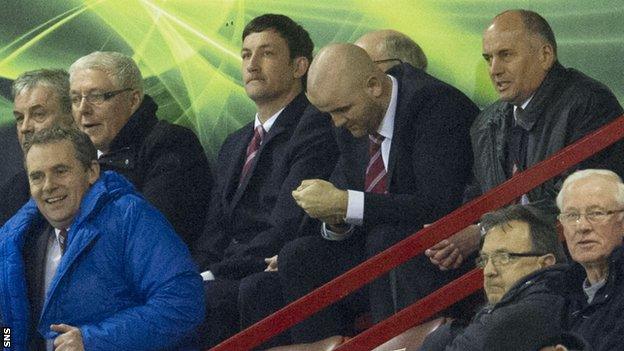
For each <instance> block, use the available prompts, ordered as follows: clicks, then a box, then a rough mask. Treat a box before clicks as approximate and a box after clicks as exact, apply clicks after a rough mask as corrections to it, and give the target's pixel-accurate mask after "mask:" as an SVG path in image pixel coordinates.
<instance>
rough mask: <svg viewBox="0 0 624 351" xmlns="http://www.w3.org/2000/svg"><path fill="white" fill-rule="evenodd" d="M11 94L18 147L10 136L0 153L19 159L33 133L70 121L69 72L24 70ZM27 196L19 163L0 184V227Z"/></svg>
mask: <svg viewBox="0 0 624 351" xmlns="http://www.w3.org/2000/svg"><path fill="white" fill-rule="evenodd" d="M12 95H13V116H14V117H15V122H16V124H15V127H16V130H17V140H18V142H19V145H20V147H18V148H17V150H16V149H15V148H14V147H11V146H12V142H13V139H14V138H15V137H14V136H13V137H10V138H7V139H6V140H5V139H3V142H5V143H7V144H5V145H3V146H4V147H3V148H2V152H3V153H8V152H13V153H15V152H17V153H18V154H19V157H18V158H19V159H20V160H21V159H22V157H21V146H22V145H24V141H25V140H26V139H27V138H30V137H31V136H32V135H33V133H35V132H37V131H39V130H41V129H44V128H48V127H51V126H53V125H55V124H61V125H71V124H73V121H72V118H71V104H70V102H69V75H68V74H67V72H65V71H64V70H58V69H54V70H50V69H41V70H34V71H28V72H24V73H22V74H21V75H20V76H19V77H17V78H16V79H15V81H14V82H13V85H12ZM11 132H12V133H15V131H11ZM9 142H11V144H9ZM7 162H9V161H8V157H7ZM29 198H30V193H29V189H28V177H27V176H26V171H25V170H24V168H23V165H22V163H20V164H19V168H18V170H17V172H14V173H13V174H11V176H10V177H9V178H8V179H7V180H6V181H4V182H3V183H2V184H1V185H0V199H2V201H1V203H2V204H1V205H0V226H2V225H3V224H4V223H5V222H6V221H7V220H8V219H9V218H11V217H12V216H13V215H14V214H15V213H16V212H17V210H19V209H20V208H21V207H22V206H23V205H24V204H25V203H26V202H27V201H28V199H29Z"/></svg>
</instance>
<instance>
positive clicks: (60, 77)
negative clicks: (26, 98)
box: [11, 69, 71, 117]
mask: <svg viewBox="0 0 624 351" xmlns="http://www.w3.org/2000/svg"><path fill="white" fill-rule="evenodd" d="M36 87H47V88H50V89H52V91H54V92H55V93H56V96H58V98H59V106H60V110H61V112H63V113H65V114H66V115H67V116H70V117H71V101H70V99H69V74H68V73H67V71H65V70H64V69H37V70H34V71H27V72H24V73H22V74H20V75H19V76H18V77H17V78H16V79H15V80H14V81H13V84H12V86H11V94H12V96H13V100H15V97H16V96H18V95H19V94H21V93H23V92H24V91H26V90H31V89H34V88H36Z"/></svg>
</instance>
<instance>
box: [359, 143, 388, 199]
mask: <svg viewBox="0 0 624 351" xmlns="http://www.w3.org/2000/svg"><path fill="white" fill-rule="evenodd" d="M368 138H369V144H368V157H369V159H368V167H366V182H365V183H364V189H366V192H367V193H378V194H383V193H385V192H387V189H386V167H384V163H383V158H382V157H381V143H382V142H383V140H384V137H383V136H381V135H379V134H378V133H375V134H370V135H369V136H368Z"/></svg>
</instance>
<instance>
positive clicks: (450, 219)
mask: <svg viewBox="0 0 624 351" xmlns="http://www.w3.org/2000/svg"><path fill="white" fill-rule="evenodd" d="M623 135H624V115H623V116H620V117H619V118H617V119H616V120H614V121H612V122H610V123H609V124H607V125H605V126H603V127H601V128H599V129H597V130H596V131H594V132H592V133H590V134H588V135H586V136H585V137H583V138H581V139H579V140H578V141H577V142H575V143H573V144H571V145H569V146H567V147H565V148H563V149H561V150H560V151H558V152H557V153H555V154H553V155H552V156H551V157H549V158H548V159H546V160H544V161H542V162H539V163H538V164H536V165H534V166H532V167H530V168H529V169H527V170H526V171H524V172H522V173H520V174H518V175H517V176H515V177H513V178H511V179H509V180H508V181H506V182H504V183H503V184H501V185H499V186H497V187H496V188H494V189H492V190H491V191H489V192H488V193H486V194H484V195H482V196H480V197H478V198H477V199H474V200H472V201H470V202H469V203H467V204H465V205H464V206H462V207H460V208H458V209H457V210H455V211H453V212H452V213H450V214H448V215H446V216H445V217H443V218H442V219H440V220H438V221H436V222H435V223H433V224H432V225H431V226H429V227H427V228H424V229H422V230H420V231H418V232H416V233H414V234H412V235H411V236H409V237H407V238H406V239H404V240H402V241H400V242H398V243H397V244H395V245H393V246H392V247H390V248H388V249H386V250H385V251H383V252H381V253H379V254H377V255H376V256H374V257H371V258H370V259H368V260H366V261H365V262H363V263H361V264H360V265H358V266H356V267H354V268H352V269H351V270H349V271H347V272H346V273H344V274H342V275H341V276H339V277H336V278H335V279H333V280H332V281H330V282H328V283H326V284H325V285H323V286H321V287H320V288H318V289H316V290H314V291H312V292H310V293H309V294H307V295H305V296H303V297H301V298H299V299H298V300H296V301H295V302H293V303H291V304H289V305H288V306H286V307H284V308H282V309H280V310H279V311H277V312H275V313H274V314H272V315H270V316H268V317H267V318H265V319H263V320H261V321H260V322H258V323H256V324H254V325H252V326H251V327H249V328H247V329H246V330H243V331H242V332H240V333H238V334H236V335H234V336H233V337H231V338H230V339H228V340H225V341H224V342H222V343H221V344H219V345H217V346H216V347H214V348H213V349H212V350H213V351H231V350H250V349H252V348H253V347H256V346H258V345H260V344H262V343H263V342H265V341H266V340H268V339H270V338H271V337H273V336H275V335H277V334H279V333H281V332H283V331H284V330H286V329H288V328H290V327H291V326H293V325H294V324H296V323H299V322H301V321H302V320H304V319H305V318H307V317H309V316H310V315H312V314H314V313H316V312H318V311H319V310H321V309H323V308H325V307H327V306H328V305H330V304H332V303H334V302H336V301H338V300H340V299H342V298H344V297H345V296H347V295H348V294H350V293H351V292H353V291H355V290H357V289H359V288H361V287H362V286H364V285H365V284H367V283H369V282H371V281H373V280H374V279H376V278H378V277H379V276H381V275H383V274H385V273H387V272H388V271H390V270H392V269H393V268H395V267H397V266H398V265H400V264H402V263H405V262H406V261H408V260H409V259H411V258H412V257H414V256H416V255H418V254H421V253H422V252H423V251H424V250H425V249H427V248H429V247H431V246H433V245H434V244H435V243H438V242H440V241H441V240H443V239H446V238H448V237H449V236H451V235H453V234H454V233H456V232H457V231H459V230H461V229H463V228H465V227H466V226H468V225H470V224H472V223H474V222H475V221H476V220H477V219H478V218H479V217H480V216H481V215H482V214H483V213H485V212H487V211H491V210H493V209H496V208H499V207H501V206H503V205H505V204H508V203H509V202H510V201H511V200H513V199H516V198H518V197H519V196H521V195H522V194H525V193H527V192H528V191H529V190H531V189H533V188H535V187H537V186H538V185H540V184H542V183H543V182H545V181H547V180H548V179H550V178H552V177H554V176H556V175H557V174H559V173H561V172H563V171H565V170H566V169H568V168H569V167H571V166H574V165H576V164H578V163H579V162H581V161H583V160H585V159H587V158H589V157H590V156H592V155H593V154H595V153H597V152H599V151H601V150H603V149H604V148H606V147H608V146H610V145H611V144H613V143H615V142H616V141H618V140H619V139H621V138H622V136H623ZM434 294H435V293H434ZM449 297H451V298H452V294H451V295H447V296H445V297H444V298H445V299H447V300H449ZM455 301H456V300H455ZM453 302H454V301H453ZM397 315H398V314H397ZM395 316H396V315H395ZM395 316H393V317H392V318H394V317H395ZM373 328H374V327H373ZM408 328H409V327H408ZM371 329H372V328H371ZM402 331H403V330H401V331H399V332H398V333H400V332H402ZM398 333H388V334H386V335H385V336H386V337H387V338H391V337H393V336H395V335H397V334H398ZM359 340H362V339H361V338H359V337H355V338H353V339H352V340H351V341H350V342H349V344H351V345H356V346H351V347H357V345H358V343H359V342H361V341H359ZM354 350H355V348H354Z"/></svg>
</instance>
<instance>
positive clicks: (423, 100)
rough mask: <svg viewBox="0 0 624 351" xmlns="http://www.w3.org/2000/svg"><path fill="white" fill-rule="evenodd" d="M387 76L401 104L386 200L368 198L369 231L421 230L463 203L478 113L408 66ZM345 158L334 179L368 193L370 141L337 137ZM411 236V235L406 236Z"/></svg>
mask: <svg viewBox="0 0 624 351" xmlns="http://www.w3.org/2000/svg"><path fill="white" fill-rule="evenodd" d="M388 74H391V75H393V76H394V77H396V78H397V80H398V89H399V91H398V101H397V110H396V115H395V121H394V132H393V136H392V146H391V149H390V159H389V162H388V169H387V186H388V193H387V194H373V193H366V194H365V195H364V225H363V226H362V227H361V228H359V229H358V230H362V229H363V230H364V231H368V230H370V229H372V228H374V227H376V226H378V225H399V226H401V227H405V228H412V229H420V228H422V226H423V224H426V223H432V222H433V221H435V220H437V219H438V218H440V217H442V216H444V215H445V214H447V213H449V212H451V211H452V210H453V209H455V208H456V207H457V206H458V205H460V204H461V202H462V194H463V190H464V187H465V185H466V184H467V182H468V180H469V176H470V168H471V166H472V151H471V147H470V135H469V128H470V125H471V123H472V121H473V119H474V117H475V116H476V115H477V113H478V112H479V110H478V108H477V107H476V106H475V105H474V104H473V103H472V101H470V99H468V98H467V97H466V96H465V95H464V94H463V93H461V92H460V91H459V90H457V89H455V88H453V87H452V86H450V85H448V84H446V83H444V82H442V81H440V80H438V79H436V78H434V77H432V76H430V75H428V74H427V73H425V72H424V71H422V70H419V69H415V68H413V67H412V66H410V65H408V64H402V65H399V66H395V67H394V68H392V69H391V70H390V71H388ZM337 139H338V145H339V147H340V151H341V156H340V159H339V161H338V165H337V166H336V170H335V172H334V173H333V175H332V180H333V181H334V184H336V185H337V186H338V187H339V188H343V189H351V190H359V191H363V188H364V180H365V173H366V166H367V163H368V151H367V150H368V137H363V138H354V137H353V136H352V135H351V133H349V132H348V131H347V130H345V129H341V130H339V132H338V137H337ZM406 234H409V233H406Z"/></svg>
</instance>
